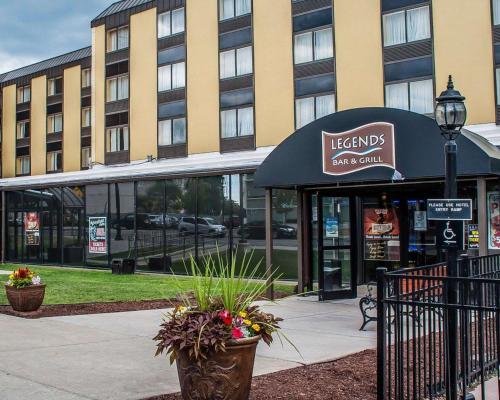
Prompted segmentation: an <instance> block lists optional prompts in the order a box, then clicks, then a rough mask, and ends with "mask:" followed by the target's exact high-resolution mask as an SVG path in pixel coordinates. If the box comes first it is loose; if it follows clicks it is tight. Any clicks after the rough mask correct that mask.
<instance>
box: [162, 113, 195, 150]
mask: <svg viewBox="0 0 500 400" xmlns="http://www.w3.org/2000/svg"><path fill="white" fill-rule="evenodd" d="M182 119H183V120H184V126H185V130H184V141H183V142H178V143H174V121H178V120H182ZM165 122H169V123H170V144H160V132H161V131H160V124H161V123H165ZM187 137H188V124H187V118H186V116H178V117H172V118H166V119H160V120H159V121H158V129H157V136H156V143H157V145H158V147H171V146H183V145H186V144H187Z"/></svg>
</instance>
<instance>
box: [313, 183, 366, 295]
mask: <svg viewBox="0 0 500 400" xmlns="http://www.w3.org/2000/svg"><path fill="white" fill-rule="evenodd" d="M316 194H317V199H318V203H317V207H318V249H317V251H318V296H319V301H325V300H335V299H347V298H356V297H357V273H358V246H357V240H356V237H357V233H358V223H357V209H358V205H357V201H356V197H354V196H352V195H342V194H341V193H336V192H332V191H318V192H317V193H316ZM324 197H334V198H342V197H343V198H347V199H349V224H350V243H349V245H347V246H324V245H323V224H324V221H323V198H324ZM311 245H312V243H311ZM325 250H350V259H351V288H350V289H345V290H335V291H328V292H326V291H325V290H324V277H325V273H324V263H323V261H324V254H323V252H324V251H325Z"/></svg>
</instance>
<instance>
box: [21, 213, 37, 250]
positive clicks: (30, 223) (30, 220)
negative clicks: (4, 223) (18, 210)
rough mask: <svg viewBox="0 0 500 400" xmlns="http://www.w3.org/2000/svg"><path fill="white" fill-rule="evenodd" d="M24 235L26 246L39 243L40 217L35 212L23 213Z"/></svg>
mask: <svg viewBox="0 0 500 400" xmlns="http://www.w3.org/2000/svg"><path fill="white" fill-rule="evenodd" d="M24 237H25V241H26V245H27V246H38V245H39V244H40V218H39V216H38V213H37V212H27V213H25V214H24Z"/></svg>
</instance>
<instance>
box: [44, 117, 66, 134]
mask: <svg viewBox="0 0 500 400" xmlns="http://www.w3.org/2000/svg"><path fill="white" fill-rule="evenodd" d="M62 130H63V115H62V114H52V115H49V116H48V117H47V133H57V132H62Z"/></svg>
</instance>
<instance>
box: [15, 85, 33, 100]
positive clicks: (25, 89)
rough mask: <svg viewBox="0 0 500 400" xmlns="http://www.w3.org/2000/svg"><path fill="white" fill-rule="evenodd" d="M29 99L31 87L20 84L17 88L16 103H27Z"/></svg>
mask: <svg viewBox="0 0 500 400" xmlns="http://www.w3.org/2000/svg"><path fill="white" fill-rule="evenodd" d="M30 100H31V87H30V86H22V87H18V88H17V104H22V103H27V102H29V101H30Z"/></svg>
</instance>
